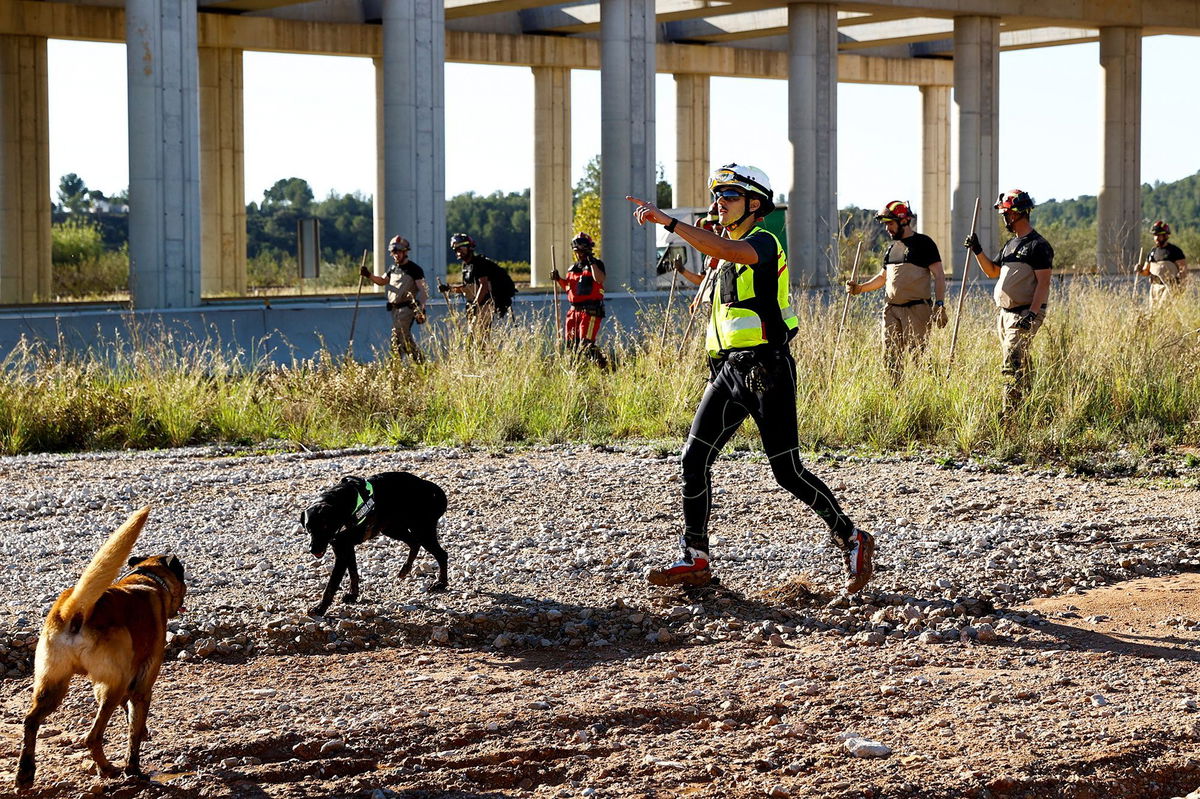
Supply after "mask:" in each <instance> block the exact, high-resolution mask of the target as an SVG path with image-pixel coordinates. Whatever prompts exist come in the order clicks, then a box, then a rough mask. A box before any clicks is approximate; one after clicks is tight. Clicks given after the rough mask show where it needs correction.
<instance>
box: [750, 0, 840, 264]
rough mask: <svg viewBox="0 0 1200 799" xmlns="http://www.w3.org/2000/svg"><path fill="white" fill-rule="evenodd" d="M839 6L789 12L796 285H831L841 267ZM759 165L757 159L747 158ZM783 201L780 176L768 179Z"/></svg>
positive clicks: (797, 7) (791, 256) (791, 239)
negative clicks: (838, 173)
mask: <svg viewBox="0 0 1200 799" xmlns="http://www.w3.org/2000/svg"><path fill="white" fill-rule="evenodd" d="M837 75H838V50H837V7H836V6H834V5H831V4H824V3H822V4H799V3H794V4H792V5H789V6H788V139H789V140H790V141H791V144H792V193H791V194H790V195H789V196H788V265H789V266H790V268H791V272H792V282H794V283H796V284H797V285H801V286H827V285H829V283H830V281H831V280H832V279H833V278H834V277H835V276H836V274H837V267H838V249H837V235H838V221H837V216H838V206H837ZM745 159H746V161H747V162H748V163H750V164H753V163H754V156H753V153H748V154H747V155H746V156H745ZM768 177H769V178H771V181H772V186H773V187H774V188H775V190H776V194H777V195H778V191H779V187H780V186H782V185H785V181H784V176H783V175H778V176H777V175H768Z"/></svg>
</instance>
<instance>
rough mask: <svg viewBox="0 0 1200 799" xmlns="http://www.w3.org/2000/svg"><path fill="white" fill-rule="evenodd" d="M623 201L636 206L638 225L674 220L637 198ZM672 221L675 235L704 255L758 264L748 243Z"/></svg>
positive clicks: (751, 246)
mask: <svg viewBox="0 0 1200 799" xmlns="http://www.w3.org/2000/svg"><path fill="white" fill-rule="evenodd" d="M625 199H626V200H629V202H631V203H633V204H634V205H636V206H637V209H635V210H634V212H633V218H634V219H636V220H637V223H638V224H639V225H644V224H646V223H647V222H653V223H655V224H657V225H666V224H669V223H670V222H671V221H672V220H673V219H674V217H670V216H667V215H666V214H664V213H663V212H662V211H661V210H660V209H659V208H658V207H657V206H655V205H653V204H652V203H648V202H646V201H645V200H639V199H638V198H637V197H630V196H628V195H626V196H625ZM674 221H675V231H674V232H675V234H676V235H678V236H679V237H680V238H681V239H683V240H684V241H686V242H687V243H688V244H690V245H692V246H693V247H695V248H696V249H697V250H699V251H700V252H702V253H704V254H705V255H713V256H716V257H717V258H720V259H721V260H722V261H731V262H732V263H735V264H750V265H753V264H756V263H758V251H757V250H755V249H754V246H753V245H751V244H749V243H747V242H745V241H738V240H736V239H727V238H723V237H721V236H718V235H717V234H716V233H713V232H711V231H708V230H705V229H704V228H698V227H696V226H695V225H689V224H688V223H687V222H680V221H679V220H678V219H675V220H674Z"/></svg>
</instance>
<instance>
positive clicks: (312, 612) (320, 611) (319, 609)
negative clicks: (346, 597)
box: [308, 605, 327, 616]
mask: <svg viewBox="0 0 1200 799" xmlns="http://www.w3.org/2000/svg"><path fill="white" fill-rule="evenodd" d="M326 610H327V608H326V607H325V606H323V605H317V606H316V607H315V608H309V609H308V615H309V616H324V615H325V611H326Z"/></svg>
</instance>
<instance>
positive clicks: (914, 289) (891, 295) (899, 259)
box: [846, 200, 946, 384]
mask: <svg viewBox="0 0 1200 799" xmlns="http://www.w3.org/2000/svg"><path fill="white" fill-rule="evenodd" d="M916 218H917V217H916V214H914V213H913V212H912V209H911V208H909V206H908V204H907V203H903V202H900V201H899V200H894V201H892V202H890V203H888V204H887V206H885V207H884V209H883V210H882V211H880V212H879V213H878V214H876V215H875V221H876V222H881V223H883V226H884V228H885V229H886V230H887V234H888V236H889V237H890V238H891V240H892V241H891V243H890V244H889V245H888V246H887V249H886V250H884V252H883V267H882V268H881V269H880V270H879V274H877V275H875V276H874V277H873V278H871V279H870V280H868V281H866V282H864V283H855V282H854V281H852V280H847V281H846V291H847V292H848V293H849V294H862V293H863V292H867V291H874V290H875V289H878V288H881V287H882V288H884V293H885V294H886V296H887V303H886V304H885V305H884V307H883V324H882V326H881V333H882V343H883V359H884V363H886V364H887V368H888V372H889V373H890V374H891V376H892V383H895V384H898V383H899V382H900V378H901V377H902V376H903V373H904V359H905V357H906V356H907V355H908V354H909V353H913V354H916V353H919V352H921V351H922V350H924V349H925V343H926V342H927V341H928V340H929V323H930V321H932V322H933V323H934V324H936V325H937V326H938V327H945V326H946V274H945V273H944V272H943V271H942V256H941V254H940V253H939V252H938V247H937V244H935V243H934V241H933V239H931V238H929V237H928V236H926V235H925V234H924V233H917V232H915V231H914V230H913V228H912V226H913V222H914V221H915V220H916ZM931 278H932V281H933V292H932V297H931V292H930V289H929V284H930V279H931ZM934 298H936V299H934Z"/></svg>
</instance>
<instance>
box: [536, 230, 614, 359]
mask: <svg viewBox="0 0 1200 799" xmlns="http://www.w3.org/2000/svg"><path fill="white" fill-rule="evenodd" d="M595 247H596V243H595V242H594V241H592V237H591V236H589V235H588V234H586V233H582V232H580V233H576V234H575V238H573V239H571V249H572V250H573V251H574V253H575V262H574V263H573V264H571V268H570V269H568V270H567V276H566V277H565V278H564V277H563V276H562V275H560V274H559V273H558V270H557V269H555V270H554V271H553V272H551V273H550V279H551V280H553V281H554V282H555V283H557V284H558V286H559V288H561V289H562V290H563V291H565V292H566V293H567V302H569V303H571V309H570V310H569V311H567V324H566V328H565V330H564V334H565V337H566V341H567V346H568V347H570V348H572V349H575V350H577V351H578V352H579V353H580V354H583V355H586V356H587V357H589V358H593V359H595V360H596V361H598V362H600V363H601V365H603V363H604V355H603V353H601V352H600V350H599V349H598V348H597V347H596V337H597V336H598V335H599V334H600V323H601V321H603V319H604V277H605V273H604V262H603V261H601V260H600V259H599V258H597V257H596V256H595V255H593V254H592V251H593V250H594V249H595Z"/></svg>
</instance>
